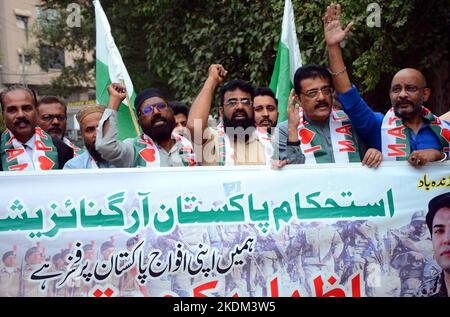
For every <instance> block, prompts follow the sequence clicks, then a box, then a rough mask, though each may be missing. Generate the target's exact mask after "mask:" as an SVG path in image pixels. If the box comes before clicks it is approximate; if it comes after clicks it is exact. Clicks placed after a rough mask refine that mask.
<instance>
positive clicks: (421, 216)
mask: <svg viewBox="0 0 450 317" xmlns="http://www.w3.org/2000/svg"><path fill="white" fill-rule="evenodd" d="M416 221H417V222H425V212H424V211H423V210H419V211H416V212H415V213H413V215H412V217H411V223H413V222H416Z"/></svg>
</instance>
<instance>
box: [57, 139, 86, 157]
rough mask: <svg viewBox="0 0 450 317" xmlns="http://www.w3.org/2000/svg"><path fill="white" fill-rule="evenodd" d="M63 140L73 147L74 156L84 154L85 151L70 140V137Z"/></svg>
mask: <svg viewBox="0 0 450 317" xmlns="http://www.w3.org/2000/svg"><path fill="white" fill-rule="evenodd" d="M62 141H63V142H64V144H66V145H68V146H70V147H71V148H72V149H73V157H75V156H78V155H80V154H83V152H84V151H83V150H82V149H80V148H79V147H78V146H76V145H75V144H73V143H72V141H70V140H69V139H68V138H66V137H64V138H63V139H62Z"/></svg>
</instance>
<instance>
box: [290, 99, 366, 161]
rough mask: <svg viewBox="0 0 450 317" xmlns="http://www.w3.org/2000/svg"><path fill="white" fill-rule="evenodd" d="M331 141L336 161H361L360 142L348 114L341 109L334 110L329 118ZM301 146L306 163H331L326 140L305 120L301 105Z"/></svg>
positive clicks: (299, 124)
mask: <svg viewBox="0 0 450 317" xmlns="http://www.w3.org/2000/svg"><path fill="white" fill-rule="evenodd" d="M328 121H329V127H330V136H331V143H332V146H333V155H334V161H335V163H349V162H360V161H361V159H360V157H359V149H358V143H357V141H356V138H355V135H354V134H353V128H352V125H351V122H350V120H349V118H348V116H347V115H346V114H345V112H343V111H341V110H334V109H333V110H332V111H331V114H330V118H329V120H328ZM298 135H299V140H300V147H301V149H302V152H303V154H304V155H305V164H316V163H331V162H332V161H331V157H330V156H329V155H328V152H327V151H326V150H325V147H326V144H325V140H323V139H322V137H321V135H320V134H319V133H318V131H317V130H316V129H315V127H314V126H313V125H312V124H309V123H308V122H307V121H305V120H304V115H303V109H302V108H301V107H300V121H299V123H298Z"/></svg>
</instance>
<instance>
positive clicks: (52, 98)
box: [36, 96, 67, 112]
mask: <svg viewBox="0 0 450 317" xmlns="http://www.w3.org/2000/svg"><path fill="white" fill-rule="evenodd" d="M49 103H59V104H61V105H62V106H63V107H64V110H65V111H66V112H67V105H66V103H65V102H64V100H62V99H61V98H59V97H56V96H44V97H42V98H40V99H39V101H38V103H37V106H36V108H39V106H40V105H42V104H44V105H46V104H49Z"/></svg>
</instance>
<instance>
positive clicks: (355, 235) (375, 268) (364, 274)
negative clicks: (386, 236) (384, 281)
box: [341, 220, 383, 296]
mask: <svg viewBox="0 0 450 317" xmlns="http://www.w3.org/2000/svg"><path fill="white" fill-rule="evenodd" d="M343 235H344V237H345V239H344V244H345V247H344V251H343V253H344V254H343V257H342V259H343V261H344V270H343V273H342V277H341V284H343V285H346V284H347V283H348V282H349V281H350V279H351V278H352V276H353V275H354V274H356V273H358V272H360V274H361V281H364V282H365V286H364V288H363V291H364V292H363V294H364V295H366V296H376V294H377V293H376V292H377V288H379V287H380V286H381V285H380V277H381V268H382V264H383V258H382V254H383V251H382V244H381V242H380V240H379V237H378V229H377V227H376V225H375V224H373V223H371V222H369V221H367V220H357V221H352V222H351V223H349V224H348V226H347V228H346V229H345V230H344V233H343Z"/></svg>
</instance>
